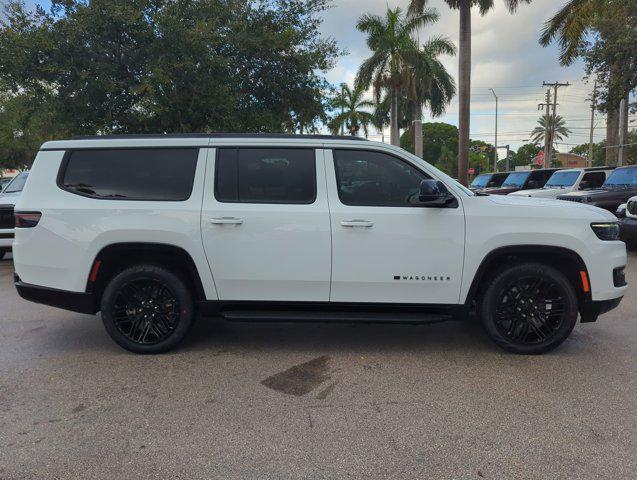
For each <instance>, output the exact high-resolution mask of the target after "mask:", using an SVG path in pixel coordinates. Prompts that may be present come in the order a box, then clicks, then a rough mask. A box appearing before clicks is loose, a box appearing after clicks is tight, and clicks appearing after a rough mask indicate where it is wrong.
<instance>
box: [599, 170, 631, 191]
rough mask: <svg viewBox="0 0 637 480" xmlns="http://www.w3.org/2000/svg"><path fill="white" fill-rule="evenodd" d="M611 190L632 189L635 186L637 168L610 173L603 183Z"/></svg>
mask: <svg viewBox="0 0 637 480" xmlns="http://www.w3.org/2000/svg"><path fill="white" fill-rule="evenodd" d="M604 186H605V187H611V188H627V187H631V188H634V187H636V186H637V168H618V169H617V170H614V171H613V173H611V175H610V177H608V180H606V182H605V183H604Z"/></svg>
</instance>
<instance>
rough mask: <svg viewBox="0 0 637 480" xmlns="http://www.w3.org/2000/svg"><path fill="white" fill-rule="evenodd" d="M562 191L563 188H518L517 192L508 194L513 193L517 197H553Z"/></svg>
mask: <svg viewBox="0 0 637 480" xmlns="http://www.w3.org/2000/svg"><path fill="white" fill-rule="evenodd" d="M563 192H564V189H563V188H533V189H531V190H518V191H517V192H513V193H510V194H509V195H515V196H517V197H546V198H555V197H557V196H558V195H559V194H560V193H563Z"/></svg>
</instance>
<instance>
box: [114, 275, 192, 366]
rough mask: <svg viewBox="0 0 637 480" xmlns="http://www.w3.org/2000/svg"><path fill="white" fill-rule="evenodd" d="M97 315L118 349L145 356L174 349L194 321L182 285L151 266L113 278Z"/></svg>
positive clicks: (189, 295) (174, 278)
mask: <svg viewBox="0 0 637 480" xmlns="http://www.w3.org/2000/svg"><path fill="white" fill-rule="evenodd" d="M101 312H102V322H103V323H104V327H105V328H106V331H107V332H108V334H109V335H110V336H111V338H112V339H113V340H115V342H116V343H117V344H118V345H119V346H121V347H123V348H125V349H126V350H128V351H131V352H134V353H145V354H152V353H163V352H167V351H168V350H170V349H172V348H173V347H175V346H176V345H177V344H178V343H179V342H180V341H181V340H182V339H183V338H184V337H185V336H186V334H187V333H188V331H189V330H190V328H191V327H192V325H193V323H194V319H195V307H194V302H193V297H192V294H191V293H190V291H189V290H188V288H187V286H186V284H185V283H184V281H183V280H182V279H181V278H180V277H179V276H177V275H175V274H174V273H172V272H170V271H168V270H166V269H165V268H162V267H159V266H155V265H136V266H133V267H130V268H128V269H126V270H124V271H122V272H120V273H119V274H117V275H116V276H115V277H113V279H112V280H111V281H110V282H109V283H108V285H107V286H106V289H105V290H104V294H103V295H102V300H101Z"/></svg>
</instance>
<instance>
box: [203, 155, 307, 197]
mask: <svg viewBox="0 0 637 480" xmlns="http://www.w3.org/2000/svg"><path fill="white" fill-rule="evenodd" d="M215 197H216V198H217V200H219V201H220V202H240V203H291V204H308V203H313V202H314V200H316V159H315V153H314V150H312V149H298V148H220V149H218V150H217V162H216V175H215Z"/></svg>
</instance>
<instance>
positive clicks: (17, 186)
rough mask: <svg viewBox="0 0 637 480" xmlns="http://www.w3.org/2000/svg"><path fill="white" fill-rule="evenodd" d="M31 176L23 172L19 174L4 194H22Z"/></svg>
mask: <svg viewBox="0 0 637 480" xmlns="http://www.w3.org/2000/svg"><path fill="white" fill-rule="evenodd" d="M28 176H29V174H28V173H27V172H22V173H20V174H18V175H17V176H16V177H15V178H14V179H13V180H11V182H10V183H9V184H8V185H7V186H6V188H5V189H4V193H16V192H21V191H22V190H23V189H24V184H25V183H27V178H28Z"/></svg>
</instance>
